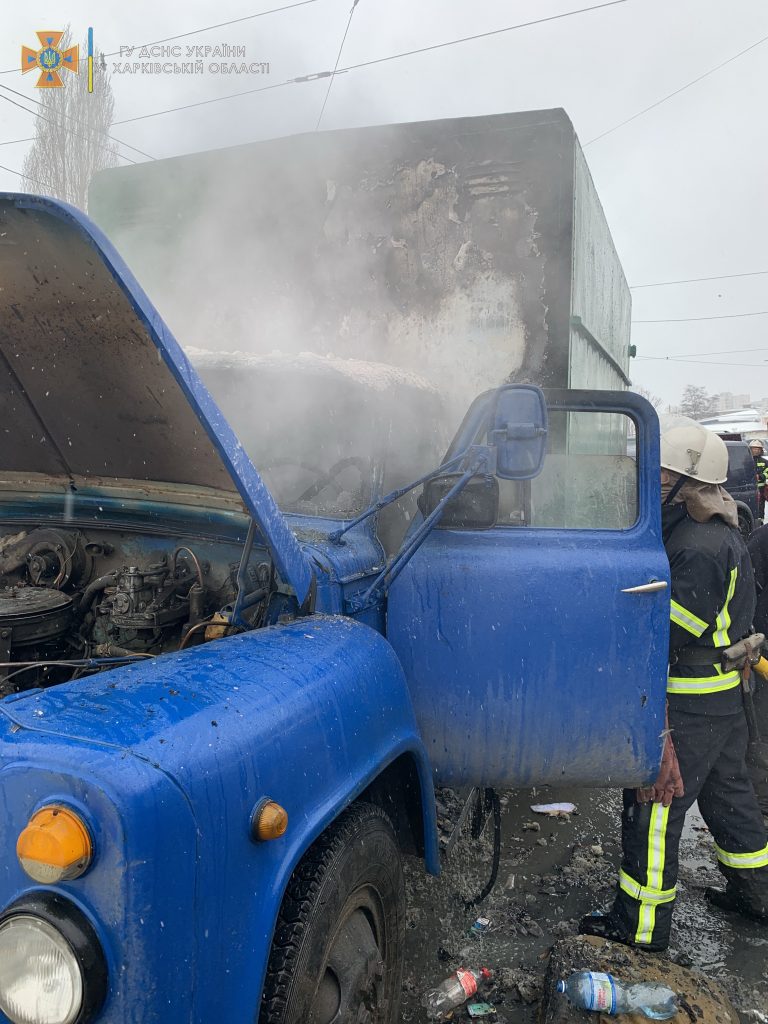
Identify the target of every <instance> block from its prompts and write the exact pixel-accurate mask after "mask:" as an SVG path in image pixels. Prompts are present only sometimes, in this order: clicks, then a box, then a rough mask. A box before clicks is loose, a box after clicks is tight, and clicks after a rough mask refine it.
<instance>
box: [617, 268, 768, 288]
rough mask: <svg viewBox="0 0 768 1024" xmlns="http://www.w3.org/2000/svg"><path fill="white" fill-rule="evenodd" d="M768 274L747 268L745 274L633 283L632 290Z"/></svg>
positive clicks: (767, 272) (765, 271)
mask: <svg viewBox="0 0 768 1024" xmlns="http://www.w3.org/2000/svg"><path fill="white" fill-rule="evenodd" d="M763 274H768V270H747V271H745V273H743V274H718V275H716V276H715V277H686V278H683V279H682V280H680V281H654V282H653V283H652V284H633V285H630V288H631V290H632V291H633V292H634V291H638V289H640V288H665V287H666V286H667V285H670V284H698V282H699V281H730V280H732V279H733V278H735V277H760V276H761V275H763Z"/></svg>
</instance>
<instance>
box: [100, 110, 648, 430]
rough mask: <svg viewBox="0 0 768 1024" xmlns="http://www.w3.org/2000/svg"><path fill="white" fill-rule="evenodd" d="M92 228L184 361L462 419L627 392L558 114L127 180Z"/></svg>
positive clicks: (602, 275)
mask: <svg viewBox="0 0 768 1024" xmlns="http://www.w3.org/2000/svg"><path fill="white" fill-rule="evenodd" d="M91 212H92V214H93V216H94V218H95V219H96V221H97V222H98V223H99V224H100V225H101V226H102V227H103V228H104V230H105V231H106V232H107V234H108V235H109V236H110V237H111V239H112V240H113V241H114V242H115V244H116V245H117V246H118V247H119V248H120V249H121V250H122V251H123V252H124V253H125V254H126V257H127V259H128V261H129V263H130V264H131V265H132V266H133V268H134V270H135V271H136V273H137V274H138V275H139V277H140V278H141V279H142V281H144V282H145V284H146V286H147V288H148V290H149V292H150V294H151V295H152V297H153V298H154V300H155V302H156V303H157V305H158V306H159V308H160V309H161V311H162V312H163V313H164V315H165V316H166V318H167V319H168V321H169V322H170V324H171V326H172V327H173V328H174V329H175V331H176V333H177V335H178V336H179V337H181V338H182V339H183V340H184V343H185V344H190V345H199V346H201V347H205V348H215V347H219V348H221V349H229V350H232V349H239V350H242V351H250V352H254V353H265V352H271V351H274V350H279V351H282V352H285V353H291V352H299V351H305V350H311V351H314V352H317V353H319V354H322V355H326V354H328V353H329V352H332V353H333V354H334V355H337V356H342V357H354V358H366V359H375V360H380V361H382V362H388V363H391V364H394V365H397V366H400V367H403V368H405V369H415V370H417V371H418V372H419V373H420V374H422V375H423V376H424V377H425V378H426V379H427V380H428V381H429V382H430V383H431V384H433V385H434V386H436V387H437V388H438V389H439V390H440V391H441V392H442V393H443V394H444V395H445V396H446V397H447V398H448V399H449V403H450V404H451V406H452V407H453V410H455V414H456V415H458V414H460V413H461V412H463V409H464V408H465V407H466V405H467V403H468V401H469V400H471V399H472V398H473V397H474V396H475V395H476V394H477V393H478V392H479V391H482V390H484V389H485V388H488V387H492V386H495V385H498V384H500V383H502V382H503V381H504V380H506V379H508V378H511V379H514V380H530V381H534V382H536V383H539V384H542V385H544V386H550V387H566V386H569V385H571V384H572V383H575V382H577V381H578V382H579V383H580V384H581V385H582V386H583V385H584V383H587V384H589V386H596V385H597V384H599V385H600V386H602V387H612V388H623V387H624V386H625V385H626V382H627V376H626V375H627V369H628V340H629V338H628V331H629V308H630V297H629V290H628V288H627V285H626V281H625V280H624V277H623V274H622V271H621V266H620V264H619V262H618V258H617V256H616V253H615V250H614V248H613V244H612V242H611V239H610V234H609V232H608V228H607V226H606V224H605V219H604V216H603V213H602V209H601V207H600V205H599V202H597V200H596V197H595V196H594V188H593V186H592V183H591V179H590V178H589V172H588V171H587V169H586V164H585V163H584V160H583V156H582V154H581V150H580V148H579V144H578V141H577V139H576V136H575V134H574V131H573V127H572V125H571V123H570V121H569V119H568V118H567V116H566V115H565V114H564V112H563V111H560V110H551V111H534V112H529V113H519V114H501V115H494V116H489V117H476V118H460V119H451V120H444V121H433V122H424V123H415V124H402V125H384V126H377V127H370V128H361V129H350V130H342V131H334V132H323V133H315V134H311V135H303V136H296V137H293V138H285V139H275V140H269V141H264V142H257V143H253V144H250V145H246V146H239V147H235V148H232V149H225V150H219V151H214V152H209V153H198V154H192V155H189V156H184V157H177V158H173V159H170V160H160V161H154V162H152V163H151V164H144V165H141V166H137V167H129V168H119V169H115V170H110V171H106V172H103V173H102V174H100V175H98V176H97V177H96V178H95V180H94V183H93V186H92V190H91ZM203 281H204V282H205V286H204V288H201V287H200V282H203ZM606 282H610V283H611V287H610V289H609V290H608V291H607V292H606V293H605V295H604V297H603V298H602V299H596V298H595V296H596V290H599V289H602V288H603V287H604V285H605V283H606ZM193 297H194V298H193ZM577 318H578V320H577ZM572 321H573V322H578V323H579V324H580V325H581V329H580V330H579V331H577V330H576V329H575V328H574V327H573V326H572ZM593 375H596V376H597V378H598V379H597V380H595V381H594V382H592V381H591V379H590V378H591V377H592V376H593Z"/></svg>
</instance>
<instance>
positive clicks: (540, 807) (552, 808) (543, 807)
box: [531, 802, 576, 818]
mask: <svg viewBox="0 0 768 1024" xmlns="http://www.w3.org/2000/svg"><path fill="white" fill-rule="evenodd" d="M531 810H532V811H533V813H534V814H548V815H549V816H550V817H551V818H558V817H560V816H561V815H565V814H573V812H574V811H575V810H576V804H571V803H568V802H564V803H559V804H531Z"/></svg>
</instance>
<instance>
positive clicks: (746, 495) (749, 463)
mask: <svg viewBox="0 0 768 1024" xmlns="http://www.w3.org/2000/svg"><path fill="white" fill-rule="evenodd" d="M725 444H726V447H727V448H728V479H727V480H726V481H725V484H724V485H723V486H724V487H725V489H726V491H728V493H729V494H730V495H731V497H732V498H733V500H734V501H735V502H736V504H737V505H738V507H739V527H740V529H741V532H742V535H743V536H744V539H745V540H746V538H747V537H748V536H749V535H750V533H752V531H753V530H754V528H755V527H756V526H760V525H761V520H760V519H759V511H758V497H757V480H756V479H755V462H754V459H753V458H752V453H751V452H750V450H749V445H748V444H747V442H746V441H726V442H725Z"/></svg>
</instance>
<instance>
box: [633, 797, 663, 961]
mask: <svg viewBox="0 0 768 1024" xmlns="http://www.w3.org/2000/svg"><path fill="white" fill-rule="evenodd" d="M668 819H669V808H668V807H664V806H663V804H653V806H652V807H651V821H650V824H649V826H648V869H647V875H646V885H645V888H647V889H649V890H650V891H651V892H654V893H658V892H663V891H664V890H662V888H661V883H662V880H663V878H664V858H665V856H666V851H667V821H668ZM667 891H669V890H667ZM658 902H659V901H657V900H654V901H650V900H641V902H640V913H639V914H638V921H637V931H636V932H635V942H640V943H648V942H652V941H653V929H654V927H655V925H656V906H657V903H658ZM665 902H666V901H665Z"/></svg>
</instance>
